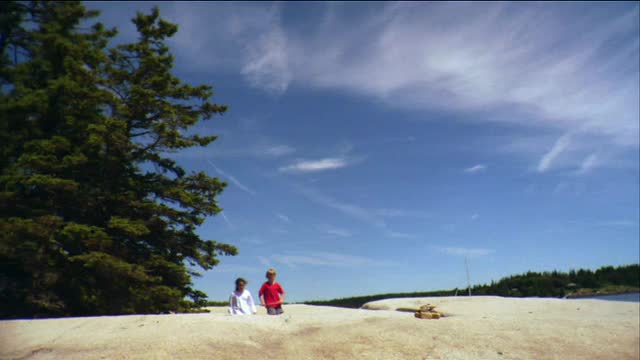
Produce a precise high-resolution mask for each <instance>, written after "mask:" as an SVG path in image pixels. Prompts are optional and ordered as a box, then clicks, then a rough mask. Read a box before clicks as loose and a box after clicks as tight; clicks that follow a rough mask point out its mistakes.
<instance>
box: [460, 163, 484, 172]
mask: <svg viewBox="0 0 640 360" xmlns="http://www.w3.org/2000/svg"><path fill="white" fill-rule="evenodd" d="M485 170H487V166H486V165H484V164H477V165H473V166H471V167H468V168H466V169H464V172H466V173H470V174H474V173H477V172H482V171H485Z"/></svg>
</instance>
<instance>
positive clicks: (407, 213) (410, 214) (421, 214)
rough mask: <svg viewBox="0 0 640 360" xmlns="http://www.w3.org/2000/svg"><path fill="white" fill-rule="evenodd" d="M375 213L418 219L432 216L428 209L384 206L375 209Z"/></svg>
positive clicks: (390, 216) (391, 216)
mask: <svg viewBox="0 0 640 360" xmlns="http://www.w3.org/2000/svg"><path fill="white" fill-rule="evenodd" d="M375 213H376V214H378V215H379V216H382V217H386V218H401V217H407V218H418V219H427V218H430V217H431V214H430V213H428V212H426V211H420V210H404V209H392V208H382V209H377V210H375Z"/></svg>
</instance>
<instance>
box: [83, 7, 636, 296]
mask: <svg viewBox="0 0 640 360" xmlns="http://www.w3.org/2000/svg"><path fill="white" fill-rule="evenodd" d="M151 6H153V3H123V2H121V3H107V2H100V3H98V2H96V3H88V7H89V8H92V9H99V10H102V11H103V14H102V18H101V20H102V21H104V22H105V23H106V24H107V25H110V26H118V27H119V28H120V31H121V33H120V35H119V41H121V40H128V39H132V36H134V32H133V30H134V29H133V25H131V24H130V22H129V21H128V19H129V18H131V17H132V16H133V15H134V13H135V11H136V10H142V11H146V10H148V9H149V8H150V7H151ZM159 6H160V9H161V14H162V15H163V17H165V18H166V19H167V20H169V21H172V22H175V23H178V24H179V26H180V31H179V32H178V34H177V35H176V36H175V37H174V38H173V39H172V40H171V41H170V45H171V47H172V50H173V52H174V54H175V55H176V69H175V73H176V74H177V75H178V76H179V77H181V78H183V79H185V80H186V81H189V82H192V83H205V84H211V85H213V86H214V89H215V92H216V95H215V97H214V100H215V101H216V102H218V103H222V104H228V105H229V106H230V111H229V112H228V113H227V114H225V115H224V116H222V117H217V118H215V119H213V120H212V121H209V122H205V123H202V124H201V125H199V126H198V128H197V129H196V131H198V132H202V133H213V134H217V135H219V136H220V139H219V140H218V141H216V142H214V143H213V144H211V145H210V146H208V147H206V148H199V149H189V150H186V151H183V152H181V153H178V154H175V155H174V156H175V158H176V159H178V160H179V161H180V162H181V163H182V164H183V165H184V167H185V168H187V169H189V170H195V171H197V170H204V171H206V172H208V173H209V174H210V175H212V176H218V177H220V178H221V179H223V180H225V181H227V182H228V183H229V186H228V188H227V189H226V190H225V192H224V194H223V195H222V196H221V197H220V202H221V205H222V207H223V208H224V211H223V213H222V214H220V215H218V216H215V217H212V218H210V219H208V220H207V221H206V222H205V224H204V225H203V226H202V227H201V229H200V230H199V233H200V234H201V235H202V236H203V237H204V238H207V239H215V240H218V241H221V242H226V243H231V244H234V245H237V246H238V247H239V250H240V254H239V255H238V256H236V257H228V258H223V259H222V263H221V266H219V267H217V268H215V269H214V270H212V271H209V272H207V273H206V274H204V276H203V277H202V278H199V279H197V280H196V285H197V286H198V287H199V288H201V289H202V290H204V291H206V292H207V293H208V294H209V297H210V298H212V299H225V298H226V297H227V294H228V293H229V292H230V291H231V290H232V287H233V280H234V279H235V278H236V277H238V276H243V277H245V278H247V279H248V280H249V282H250V283H249V289H250V290H253V291H254V292H257V289H258V287H259V285H260V283H261V282H262V281H263V276H264V272H265V270H266V269H267V268H269V267H275V268H276V269H277V270H278V272H279V280H280V281H281V283H282V284H283V286H284V288H285V290H286V291H287V292H288V294H289V300H291V301H301V300H308V299H326V298H333V297H342V296H351V295H364V294H372V293H383V292H396V291H418V290H436V289H447V288H454V287H456V286H457V287H464V286H465V284H466V278H465V271H464V258H465V257H468V258H469V264H470V270H471V281H472V282H473V283H483V282H488V281H491V280H492V279H495V280H497V279H499V278H500V277H502V276H505V275H510V274H513V273H518V272H524V271H527V270H553V269H559V270H568V269H571V268H596V267H599V266H602V265H609V264H612V265H619V264H627V263H637V262H639V255H638V254H639V251H640V249H639V236H640V234H639V227H638V221H639V216H640V215H639V207H640V205H639V196H640V194H639V185H638V184H639V181H640V176H639V166H638V164H639V155H638V151H639V122H640V120H639V117H640V110H639V104H638V102H639V87H640V85H639V83H640V72H639V65H638V63H639V61H640V59H639V51H640V36H639V31H640V30H639V23H640V10H639V6H638V4H637V3H633V2H628V3H613V2H607V3H554V4H552V3H484V4H473V3H458V2H455V3H361V2H358V3H344V4H342V3H334V2H331V3H319V2H318V3H286V2H285V3H267V2H259V3H250V2H242V3H209V2H199V3H184V2H183V3H169V2H163V3H160V4H159Z"/></svg>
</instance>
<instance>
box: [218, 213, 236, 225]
mask: <svg viewBox="0 0 640 360" xmlns="http://www.w3.org/2000/svg"><path fill="white" fill-rule="evenodd" d="M220 216H222V219H223V220H224V222H226V223H227V225H228V226H229V227H230V228H232V229H233V224H231V221H229V218H228V217H227V214H225V213H224V211H221V212H220Z"/></svg>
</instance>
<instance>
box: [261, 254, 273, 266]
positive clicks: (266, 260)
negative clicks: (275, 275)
mask: <svg viewBox="0 0 640 360" xmlns="http://www.w3.org/2000/svg"><path fill="white" fill-rule="evenodd" d="M257 258H258V261H259V262H260V264H262V265H264V266H266V267H268V268H270V267H272V266H271V261H270V260H269V259H268V258H266V257H264V256H257Z"/></svg>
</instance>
